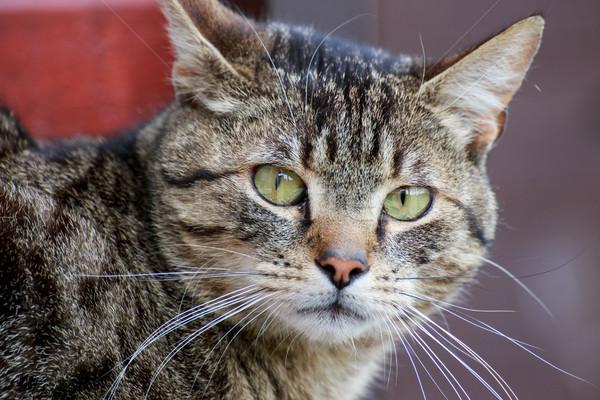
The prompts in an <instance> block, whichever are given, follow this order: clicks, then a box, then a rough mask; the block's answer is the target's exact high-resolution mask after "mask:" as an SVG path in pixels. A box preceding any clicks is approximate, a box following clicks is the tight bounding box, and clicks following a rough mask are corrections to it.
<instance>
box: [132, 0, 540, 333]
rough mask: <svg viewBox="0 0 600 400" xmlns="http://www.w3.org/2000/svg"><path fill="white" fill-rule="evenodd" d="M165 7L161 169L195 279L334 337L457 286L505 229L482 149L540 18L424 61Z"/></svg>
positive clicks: (161, 220) (214, 6) (497, 125)
mask: <svg viewBox="0 0 600 400" xmlns="http://www.w3.org/2000/svg"><path fill="white" fill-rule="evenodd" d="M165 9H166V14H167V16H168V19H169V26H170V34H171V38H172V41H173V44H174V48H175V51H176V61H175V64H174V67H173V82H174V86H175V89H176V101H175V103H174V105H173V106H172V107H171V108H170V109H169V110H168V111H167V112H166V113H165V114H163V116H162V117H161V119H160V120H159V121H158V122H157V123H156V126H158V127H159V128H156V127H155V128H153V129H152V130H151V132H152V134H151V135H150V133H147V135H148V136H152V140H153V145H152V150H151V158H152V161H153V162H152V164H151V167H150V170H151V171H150V176H151V181H152V186H153V190H154V193H155V203H156V204H155V208H154V220H155V223H156V225H157V229H158V232H159V235H160V237H161V244H160V245H161V247H162V252H163V253H164V254H165V255H166V256H167V258H168V260H169V262H170V264H172V265H173V266H174V268H176V269H177V270H179V271H189V274H188V275H185V277H187V278H189V279H187V280H186V279H183V280H182V285H188V284H190V286H189V288H188V289H187V294H188V295H190V296H197V297H198V299H203V300H206V299H213V298H216V297H219V296H228V298H229V299H231V301H232V303H231V308H230V309H233V310H235V307H242V306H244V305H246V304H252V305H251V306H248V308H246V309H245V311H240V315H244V316H247V319H246V320H250V319H251V317H252V316H256V315H258V314H260V313H263V314H262V317H266V316H269V318H270V320H271V321H270V323H272V324H273V325H274V326H278V327H280V328H281V329H284V330H285V329H291V330H293V331H296V332H301V333H303V334H304V335H305V336H306V337H309V338H311V339H314V340H320V341H326V342H339V341H344V340H348V339H350V338H357V337H368V336H370V335H375V336H377V337H379V335H380V332H381V330H382V327H383V326H388V327H389V324H396V325H397V326H398V327H400V329H404V328H405V326H404V324H405V323H406V322H405V321H407V320H411V319H414V318H417V317H416V316H417V315H419V313H421V312H423V313H428V312H430V311H431V310H433V309H435V308H436V304H437V305H439V304H443V303H444V302H447V301H451V300H453V299H455V298H456V296H457V294H458V293H459V292H460V289H461V288H462V287H463V286H465V284H467V283H469V281H470V280H471V279H472V278H473V276H474V275H475V273H476V271H477V268H478V266H479V265H480V263H481V258H480V257H481V256H482V255H484V253H485V252H486V249H487V247H488V246H489V244H490V243H491V241H492V240H493V238H494V230H495V225H496V219H497V216H496V203H495V199H494V195H493V193H492V191H491V189H490V186H489V184H488V180H487V177H486V173H485V165H484V163H485V159H486V155H487V152H488V151H489V150H490V148H491V147H492V145H493V144H494V142H495V140H496V139H497V137H498V136H499V134H500V133H501V131H502V128H503V124H504V120H505V108H506V106H507V103H508V102H509V100H510V99H511V97H512V96H513V94H514V93H515V91H516V90H517V89H518V88H519V86H520V84H521V81H522V79H523V77H524V74H525V72H526V71H527V69H528V67H529V65H530V63H531V60H532V58H533V56H534V55H535V53H536V51H537V49H538V46H539V41H540V37H541V32H542V28H543V24H544V22H543V19H542V18H541V17H537V16H534V17H530V18H527V19H525V20H522V21H520V22H518V23H516V24H514V25H513V26H511V27H510V28H508V29H507V30H505V31H503V32H502V33H500V34H498V35H496V36H495V37H493V38H492V39H490V40H488V41H486V42H484V43H483V44H481V45H479V46H476V47H474V48H471V49H469V50H467V51H464V52H462V53H459V54H457V55H455V56H453V57H451V58H448V59H444V60H441V61H439V62H437V63H435V64H432V65H423V61H422V60H421V59H420V58H418V57H417V58H411V57H407V56H394V55H390V54H388V53H386V52H384V51H381V50H374V49H371V48H365V47H360V46H357V45H354V44H351V43H348V42H345V41H342V40H338V39H334V38H329V37H327V38H324V37H323V36H321V35H319V34H317V33H315V32H313V31H312V30H310V29H306V28H294V27H289V26H285V25H281V24H276V23H271V24H258V23H256V22H253V21H250V20H248V19H246V18H244V17H242V16H240V15H238V14H236V13H234V12H232V11H231V10H229V9H227V8H225V7H223V6H221V5H220V4H219V3H217V2H216V1H214V0H210V1H209V0H205V1H199V0H185V1H184V0H179V1H176V0H171V1H167V2H166V7H165ZM149 132H150V131H149ZM143 143H147V142H143ZM145 151H148V150H145ZM242 298H243V300H242ZM253 301H254V303H252V302H253ZM249 314H250V315H249ZM262 317H259V318H257V321H259V320H262V322H261V323H263V322H264V318H262ZM387 329H389V328H387Z"/></svg>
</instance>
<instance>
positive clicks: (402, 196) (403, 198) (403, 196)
mask: <svg viewBox="0 0 600 400" xmlns="http://www.w3.org/2000/svg"><path fill="white" fill-rule="evenodd" d="M400 203H402V205H404V204H405V203H406V189H402V190H401V191H400Z"/></svg>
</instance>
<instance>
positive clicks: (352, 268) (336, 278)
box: [315, 256, 368, 290]
mask: <svg viewBox="0 0 600 400" xmlns="http://www.w3.org/2000/svg"><path fill="white" fill-rule="evenodd" d="M315 263H316V264H317V265H318V266H319V267H320V268H321V270H322V271H323V272H324V273H325V274H326V275H327V276H328V277H329V279H330V280H331V282H332V283H333V284H334V286H336V287H337V288H338V289H340V290H341V289H343V288H344V287H346V286H348V285H349V284H350V283H351V282H352V281H353V280H354V279H355V278H357V277H358V276H359V275H361V274H362V273H363V272H365V271H366V270H367V269H368V268H367V267H366V266H365V263H363V262H362V260H358V259H348V258H340V257H332V256H329V257H323V258H322V259H321V260H315Z"/></svg>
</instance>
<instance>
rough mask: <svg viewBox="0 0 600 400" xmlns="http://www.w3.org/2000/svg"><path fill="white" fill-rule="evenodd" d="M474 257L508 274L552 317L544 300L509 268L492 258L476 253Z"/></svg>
mask: <svg viewBox="0 0 600 400" xmlns="http://www.w3.org/2000/svg"><path fill="white" fill-rule="evenodd" d="M475 257H477V258H479V259H480V260H482V261H484V262H486V263H488V264H489V265H492V266H494V267H496V268H498V269H499V270H500V271H502V272H504V273H505V274H506V275H508V276H509V277H510V278H511V279H512V280H513V281H514V282H515V283H516V284H517V285H519V286H521V288H522V289H523V290H525V291H526V292H527V293H528V294H529V295H530V296H531V297H532V298H533V299H534V300H535V301H536V302H537V303H538V304H539V305H540V306H541V307H542V308H543V309H544V311H546V313H547V314H548V315H549V316H550V317H551V318H552V319H554V314H552V311H550V309H549V308H548V307H547V306H546V305H545V304H544V302H543V301H542V300H540V298H539V297H537V296H536V295H535V294H534V293H533V292H532V291H531V289H529V288H528V287H527V286H525V284H524V283H523V282H521V281H520V280H519V279H518V278H517V277H516V276H515V275H513V274H512V273H511V272H510V271H509V270H507V269H506V268H504V267H503V266H501V265H500V264H498V263H495V262H493V261H492V260H490V259H488V258H485V257H481V256H478V255H475Z"/></svg>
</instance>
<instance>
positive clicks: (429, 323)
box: [407, 306, 517, 400]
mask: <svg viewBox="0 0 600 400" xmlns="http://www.w3.org/2000/svg"><path fill="white" fill-rule="evenodd" d="M409 308H411V310H412V313H411V314H413V316H414V317H416V318H417V319H419V320H421V321H423V322H424V323H425V324H426V325H427V326H429V327H430V328H432V329H433V331H434V332H437V333H438V334H441V333H443V334H444V335H446V336H448V337H449V338H450V339H452V340H453V341H454V342H455V343H456V344H458V345H459V346H460V347H462V348H463V349H464V350H465V351H466V352H468V353H469V354H470V355H471V356H472V357H473V358H474V359H475V360H476V361H477V362H478V363H479V364H480V365H481V366H482V367H483V368H484V369H486V370H487V371H488V372H489V374H490V375H491V376H492V378H494V380H495V381H496V382H497V383H498V384H499V385H500V387H501V388H502V390H503V391H504V392H505V393H506V395H507V396H509V398H513V396H514V398H515V399H517V395H516V394H515V393H514V391H513V390H512V389H511V388H510V386H508V384H507V383H506V381H505V380H504V379H503V378H502V377H501V376H500V374H498V372H497V371H496V370H495V369H493V368H492V367H491V366H490V365H489V364H488V363H487V362H486V361H485V360H484V359H483V358H482V357H481V356H479V354H477V353H476V352H475V351H474V350H473V349H471V348H470V347H469V346H467V345H466V344H465V343H464V342H463V341H461V340H460V339H458V338H457V337H456V336H454V335H453V334H452V333H450V332H448V331H447V330H445V329H444V328H443V327H441V326H440V325H439V324H437V323H436V322H434V321H433V320H432V319H431V318H429V317H427V316H426V315H425V314H423V313H422V312H420V311H419V310H417V309H416V308H414V307H410V306H409ZM407 312H408V311H407ZM411 320H412V322H413V323H415V324H417V325H419V328H420V329H421V330H422V331H423V332H424V333H426V334H427V335H428V336H429V337H430V338H431V339H432V340H434V341H435V342H436V343H437V344H438V345H439V346H440V347H442V348H443V349H444V350H445V351H446V352H447V353H448V354H449V355H451V356H452V357H453V358H454V359H455V360H456V361H457V362H459V363H460V364H461V365H462V366H463V367H464V368H465V369H467V371H469V372H470V373H471V375H473V376H474V377H475V378H476V379H477V380H478V381H479V382H481V384H483V385H484V386H485V388H486V389H488V391H490V393H492V394H493V395H494V396H496V398H498V399H499V400H502V397H500V395H499V394H498V393H497V392H496V390H494V389H493V388H492V387H491V385H490V384H489V383H488V382H487V381H486V380H485V379H483V378H482V377H481V375H479V374H478V373H477V372H476V371H475V370H474V369H473V368H472V367H470V366H469V365H468V364H467V363H466V362H465V361H464V360H462V359H461V358H460V357H458V356H457V355H456V354H455V353H454V352H453V351H452V350H450V349H449V348H448V347H447V346H445V345H444V344H443V343H441V342H440V341H439V339H437V338H436V337H435V336H434V335H432V334H431V332H429V330H427V329H424V327H423V326H422V325H421V324H419V323H418V322H417V321H416V320H415V319H414V318H413V319H411Z"/></svg>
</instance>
